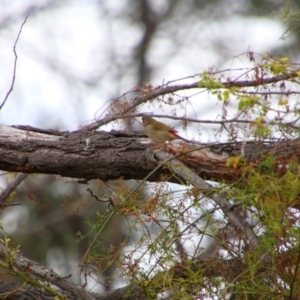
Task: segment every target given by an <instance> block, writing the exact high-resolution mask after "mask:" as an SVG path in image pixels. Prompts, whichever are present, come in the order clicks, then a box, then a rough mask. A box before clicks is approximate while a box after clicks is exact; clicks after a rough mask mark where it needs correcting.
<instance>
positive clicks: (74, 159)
mask: <svg viewBox="0 0 300 300" xmlns="http://www.w3.org/2000/svg"><path fill="white" fill-rule="evenodd" d="M161 147H163V146H162V145H160V144H153V143H151V142H150V140H149V139H148V138H145V136H144V135H142V134H139V133H125V132H119V131H112V132H104V131H97V132H88V131H83V132H79V131H77V132H59V131H52V130H42V129H37V128H32V127H19V128H16V127H9V126H0V169H1V170H3V171H9V172H23V173H43V174H59V175H61V176H66V177H72V178H80V179H85V180H91V179H101V180H103V181H106V180H114V179H119V178H122V179H125V180H129V179H136V180H142V179H144V178H145V177H146V176H147V175H148V174H149V173H150V172H151V171H153V169H155V167H157V165H158V164H159V160H158V159H156V158H155V154H154V153H155V151H157V150H159V149H161ZM242 147H243V145H242V143H226V144H219V145H218V144H206V145H205V144H203V145H198V144H191V143H185V142H182V141H180V142H175V143H170V144H169V145H167V146H166V151H168V152H171V153H172V154H175V155H176V154H178V153H183V154H182V155H180V156H179V159H180V160H181V161H182V162H183V163H184V164H186V165H187V166H188V167H190V168H192V169H193V170H194V171H195V172H196V173H197V174H198V175H199V176H200V177H202V178H203V179H206V180H216V181H218V180H222V181H223V182H228V183H229V182H233V181H235V180H237V179H238V178H240V176H241V167H240V165H239V164H237V165H234V166H228V163H227V162H228V160H229V159H230V157H239V156H241V149H242ZM193 149H194V150H193ZM186 151H188V153H185V152H186ZM243 151H244V157H243V159H244V160H245V161H246V163H256V162H258V161H259V160H261V158H262V156H265V155H269V154H272V155H273V156H274V157H276V158H277V167H278V168H281V169H282V167H283V166H284V165H286V164H288V162H289V160H291V159H294V160H297V161H299V158H300V142H299V140H287V141H282V142H273V143H268V142H260V143H258V142H257V143H254V142H249V143H246V145H245V146H244V149H243ZM184 153H185V154H184ZM274 168H276V166H274ZM166 175H167V178H169V179H168V181H170V182H178V180H177V179H176V178H174V177H171V173H169V172H168V170H167V169H165V168H160V169H159V170H157V171H156V172H155V173H154V174H152V175H151V176H150V177H149V178H148V181H158V180H160V179H161V178H162V176H164V178H165V176H166Z"/></svg>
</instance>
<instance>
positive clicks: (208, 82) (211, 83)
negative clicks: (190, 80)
mask: <svg viewBox="0 0 300 300" xmlns="http://www.w3.org/2000/svg"><path fill="white" fill-rule="evenodd" d="M198 87H199V88H206V89H209V90H210V89H224V88H225V86H224V84H222V83H221V82H219V81H217V80H216V79H215V78H213V76H211V75H209V74H208V73H207V72H203V73H202V74H201V79H200V81H199V83H198Z"/></svg>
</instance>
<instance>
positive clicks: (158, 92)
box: [79, 71, 299, 131]
mask: <svg viewBox="0 0 300 300" xmlns="http://www.w3.org/2000/svg"><path fill="white" fill-rule="evenodd" d="M296 77H299V75H298V72H295V71H294V72H290V73H284V74H279V75H276V76H272V77H268V78H259V80H258V79H255V80H240V81H239V80H232V81H231V80H229V81H225V82H221V84H222V85H223V86H224V88H231V87H257V86H263V85H266V84H272V83H276V82H280V81H283V80H289V79H293V78H296ZM189 89H203V88H202V87H199V81H196V82H194V83H190V84H178V85H172V86H160V87H158V88H156V89H154V90H152V91H151V92H149V93H148V94H146V95H142V96H137V97H135V98H134V99H132V100H131V102H130V105H128V106H126V108H125V109H124V110H123V111H122V112H121V113H120V114H119V115H116V114H113V115H108V116H106V117H104V118H102V119H100V120H97V121H96V122H93V123H91V124H90V125H86V126H83V127H82V128H81V129H80V130H79V131H88V130H95V129H97V128H99V127H100V126H103V125H105V124H107V123H109V122H112V121H115V120H117V119H122V118H124V117H126V115H125V114H127V113H128V112H130V111H131V110H132V109H133V108H136V107H137V106H139V105H140V104H142V103H146V102H147V101H149V100H152V99H155V98H157V97H161V96H164V95H167V94H172V93H175V92H177V91H182V90H189Z"/></svg>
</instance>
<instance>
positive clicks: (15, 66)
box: [0, 15, 29, 110]
mask: <svg viewBox="0 0 300 300" xmlns="http://www.w3.org/2000/svg"><path fill="white" fill-rule="evenodd" d="M28 17H29V15H28V16H27V17H26V18H25V19H24V21H23V23H22V25H21V27H20V29H19V32H18V35H17V38H16V41H15V43H14V47H13V51H14V55H15V62H14V71H13V78H12V81H11V85H10V88H9V90H8V92H7V93H6V96H5V97H4V100H3V101H2V104H1V105H0V110H1V109H2V107H3V106H4V104H5V102H6V101H7V99H8V97H9V95H10V94H11V92H12V90H13V88H14V84H15V80H16V70H17V60H18V55H17V51H16V47H17V43H18V41H19V38H20V35H21V32H22V29H23V26H24V25H25V23H26V21H27V18H28Z"/></svg>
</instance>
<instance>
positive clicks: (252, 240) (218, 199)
mask: <svg viewBox="0 0 300 300" xmlns="http://www.w3.org/2000/svg"><path fill="white" fill-rule="evenodd" d="M155 156H156V157H157V158H158V159H159V160H160V162H161V163H162V164H165V163H166V161H167V165H168V167H169V168H170V169H171V170H172V171H173V172H175V174H177V176H179V177H180V178H182V179H183V180H185V181H187V182H189V183H190V184H192V185H194V186H195V187H198V188H200V189H201V190H204V191H205V196H207V197H209V198H210V199H212V200H213V201H214V202H215V203H216V204H217V205H218V206H219V207H220V208H221V210H222V211H223V213H224V215H225V216H226V217H227V218H228V220H229V221H230V223H231V224H233V225H234V227H235V228H237V229H238V230H239V231H241V232H242V233H243V234H244V236H245V237H246V239H247V241H248V242H249V245H250V247H251V249H255V248H256V247H257V245H258V239H257V237H256V235H255V233H254V232H253V230H252V229H251V228H250V227H249V226H247V224H245V221H244V220H243V219H242V218H241V217H240V216H239V214H238V212H237V210H236V209H232V207H231V206H228V204H229V203H228V201H227V200H226V195H225V193H217V192H215V191H214V190H215V189H214V187H213V186H212V185H211V184H209V183H207V182H206V181H205V180H203V179H202V178H200V177H199V176H198V175H197V174H196V173H194V172H193V171H192V170H190V169H189V168H188V167H186V166H185V165H184V164H183V163H182V162H180V161H179V160H178V159H176V158H174V156H173V155H171V154H168V153H167V152H165V151H163V150H160V151H158V152H156V153H155ZM172 158H173V159H172ZM245 242H246V241H245Z"/></svg>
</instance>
